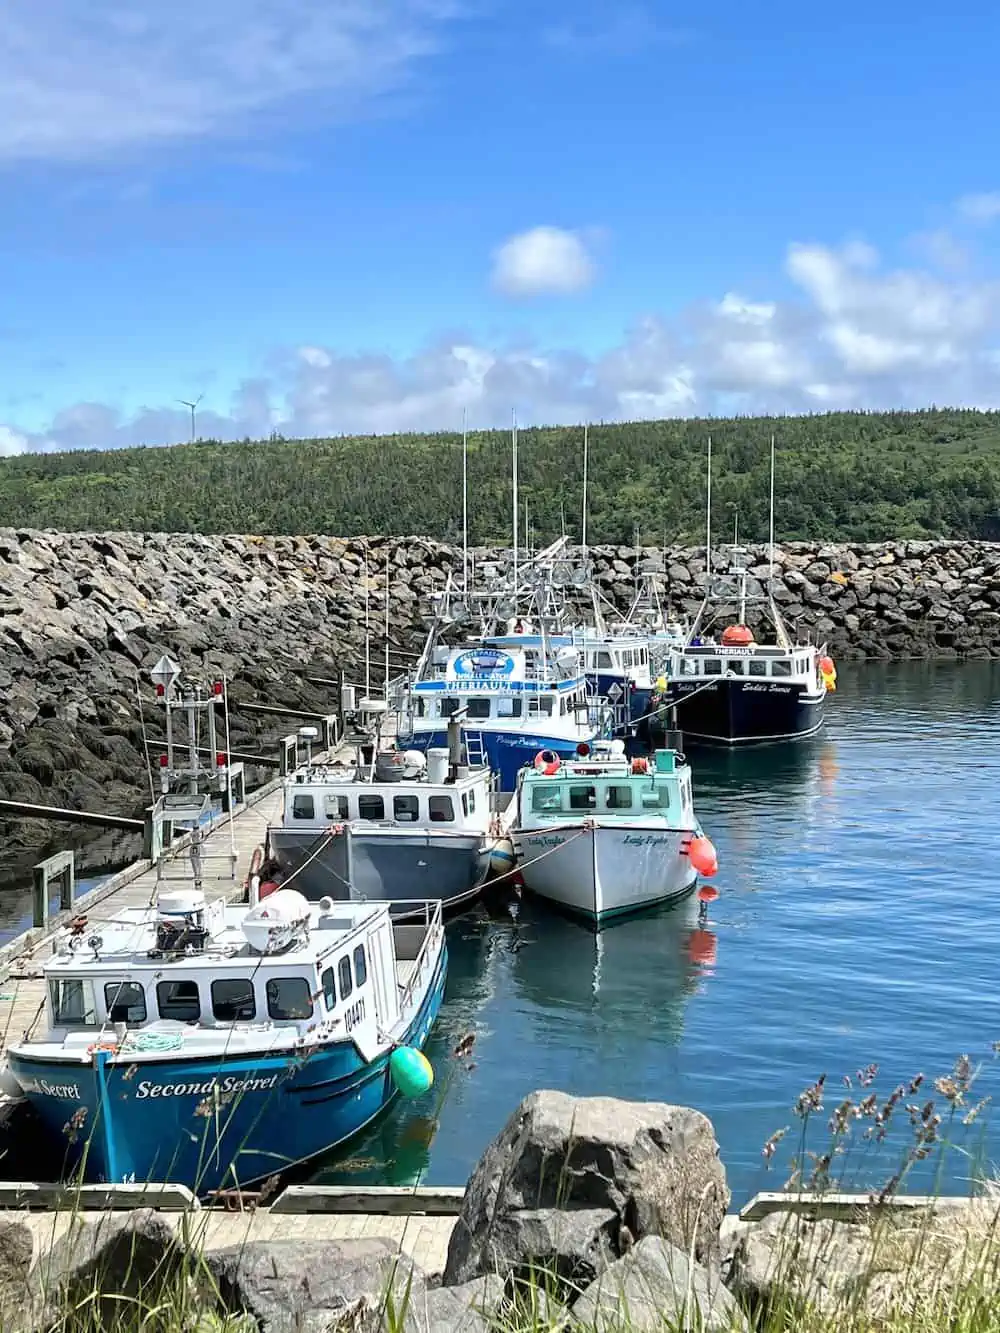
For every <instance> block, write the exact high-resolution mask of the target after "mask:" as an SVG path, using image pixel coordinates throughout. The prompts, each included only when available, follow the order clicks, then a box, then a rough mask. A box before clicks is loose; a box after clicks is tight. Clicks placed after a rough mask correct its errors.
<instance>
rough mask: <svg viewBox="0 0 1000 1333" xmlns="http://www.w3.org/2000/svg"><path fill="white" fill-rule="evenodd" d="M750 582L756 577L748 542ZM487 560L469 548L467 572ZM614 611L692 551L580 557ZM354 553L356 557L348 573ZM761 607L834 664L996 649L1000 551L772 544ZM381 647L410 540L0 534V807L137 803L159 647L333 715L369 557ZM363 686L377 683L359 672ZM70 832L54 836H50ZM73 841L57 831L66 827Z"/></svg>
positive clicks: (999, 648) (350, 657)
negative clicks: (335, 685)
mask: <svg viewBox="0 0 1000 1333" xmlns="http://www.w3.org/2000/svg"><path fill="white" fill-rule="evenodd" d="M750 549H751V551H752V552H753V573H754V576H755V577H757V578H766V577H767V571H768V566H767V565H766V559H767V552H766V550H765V548H763V547H760V546H755V547H751V548H750ZM488 554H489V553H488V552H486V551H484V550H478V551H476V552H474V555H475V558H476V560H477V563H478V562H481V561H482V560H484V559H486V558H487V557H488ZM591 556H592V558H593V561H594V568H595V573H596V578H597V582H598V586H599V587H600V589H601V591H602V592H603V593H604V594H605V596H607V597H608V598H610V599H611V600H612V601H613V602H615V603H616V604H617V605H618V606H619V607H622V608H624V607H627V605H628V603H629V601H630V600H631V597H632V592H633V581H634V572H635V567H636V562H637V560H638V561H639V562H640V564H641V567H643V568H650V569H656V570H660V571H662V573H663V583H664V587H665V590H666V591H667V594H668V596H669V598H670V602H671V605H672V609H673V611H674V612H675V613H676V614H682V615H686V614H691V613H692V612H693V611H694V610H695V609H696V608H697V605H698V601H699V597H700V588H701V587H702V586H703V583H704V572H705V559H704V549H703V548H702V549H701V550H698V549H694V550H685V549H683V548H681V547H671V548H667V549H666V550H665V551H660V550H652V549H648V550H642V551H639V552H636V550H635V549H634V548H630V547H596V548H593V549H592V551H591ZM366 562H367V564H366ZM776 563H777V565H778V567H779V573H778V576H777V578H776V581H775V597H776V600H777V601H778V603H779V605H780V606H781V608H782V611H783V613H784V615H785V616H786V618H787V620H788V622H789V624H790V625H791V626H794V627H796V628H797V630H798V631H799V632H800V633H803V634H805V633H806V632H808V633H810V634H811V635H812V636H813V637H814V638H815V639H819V640H826V641H827V643H828V646H829V649H830V651H831V652H832V654H833V655H834V657H838V658H841V659H852V658H857V659H861V658H875V659H880V660H889V659H893V658H914V657H917V658H961V657H967V658H989V657H1000V544H991V543H985V542H978V543H976V542H944V541H942V542H932V541H906V542H887V543H883V544H880V545H862V544H848V545H829V544H819V543H809V542H791V543H786V544H784V545H783V546H781V547H779V548H778V549H777V551H776ZM387 564H388V595H389V619H390V625H391V630H390V642H391V644H392V647H393V649H394V651H396V652H412V651H413V650H415V649H416V648H418V647H419V646H420V643H421V641H422V637H423V633H424V630H425V626H426V623H427V621H426V612H427V599H428V595H429V594H431V593H433V592H434V591H436V590H440V589H441V588H443V586H444V584H445V581H446V579H447V576H448V572H449V571H450V570H454V569H456V568H457V567H459V566H460V565H461V551H460V549H456V548H455V547H454V546H447V545H444V544H442V543H440V542H436V541H431V540H429V539H426V538H420V537H401V538H395V537H373V538H351V539H349V540H348V539H343V538H336V537H319V536H307V537H259V536H214V537H209V536H200V535H196V534H188V533H168V534H164V533H145V534H136V533H104V534H88V533H56V532H49V531H45V532H40V531H35V530H30V529H11V528H5V529H0V649H2V654H0V796H3V797H5V798H7V799H16V800H23V801H36V802H41V803H50V804H52V803H54V804H63V805H68V806H74V807H77V808H91V809H93V808H101V809H109V810H113V811H116V812H118V813H122V814H129V813H134V812H136V811H137V810H138V809H139V808H141V806H142V805H143V804H144V803H145V802H146V800H148V780H147V776H146V771H145V767H144V762H143V744H142V727H141V723H140V720H139V717H138V710H137V704H136V678H137V673H142V675H143V689H144V691H145V695H146V698H147V700H149V699H150V698H151V695H150V694H149V686H148V681H147V680H146V679H145V673H146V672H148V668H149V667H150V666H151V665H152V663H153V662H154V661H155V659H156V657H157V656H158V655H159V653H160V652H162V651H164V650H165V651H168V652H171V653H173V654H174V655H175V656H176V657H177V659H178V661H179V662H180V663H181V665H182V666H183V667H187V668H190V669H192V670H193V671H195V672H200V673H203V674H205V675H211V674H212V673H217V672H225V673H226V674H227V676H228V677H229V679H230V680H231V682H232V684H231V697H232V699H233V700H234V701H236V702H239V700H241V699H242V700H250V699H257V700H261V701H266V702H269V703H275V704H283V705H286V706H292V707H303V708H307V709H309V710H310V711H316V712H328V711H332V710H333V709H334V707H335V700H334V698H333V693H334V692H333V690H332V689H331V688H330V687H329V686H323V685H317V684H314V683H312V682H310V680H308V679H307V676H308V675H310V674H313V675H315V676H317V677H319V678H331V677H332V676H333V675H334V674H335V671H336V669H337V666H338V665H343V666H345V667H346V668H347V669H348V670H349V671H351V670H352V668H353V675H354V678H355V679H357V675H358V663H359V661H360V658H361V656H362V652H363V647H362V645H363V641H364V603H365V590H364V584H365V571H366V568H367V573H368V589H369V593H368V596H369V605H370V612H371V620H372V626H373V648H372V658H373V663H374V664H375V667H376V670H377V668H378V663H380V662H381V660H382V638H381V630H380V627H381V626H382V625H383V623H384V618H385V600H384V599H385V595H386V582H387V580H386V566H387ZM376 678H377V677H376ZM232 721H233V735H232V739H233V746H234V748H243V749H250V750H253V749H255V748H256V746H257V745H258V744H260V743H262V742H265V741H266V740H268V739H273V738H275V737H277V736H278V735H280V734H282V733H283V732H285V731H287V730H290V729H291V728H290V724H287V723H286V724H282V723H281V722H280V721H275V720H274V719H270V720H260V719H258V718H251V717H249V716H248V715H246V714H241V713H240V712H239V711H238V709H237V710H235V711H234V713H233V719H232ZM70 829H71V826H69V825H66V826H64V827H63V828H62V829H61V830H59V833H60V836H59V838H58V839H57V841H58V843H59V844H60V845H66V843H67V842H68V841H69V837H70ZM2 831H3V835H4V847H5V850H4V853H3V857H4V861H3V862H2V863H0V874H2V866H3V864H6V865H7V866H8V867H10V866H11V865H12V864H14V863H15V862H17V861H18V859H19V858H20V859H21V860H23V859H24V857H25V856H27V855H29V853H31V854H33V853H34V851H36V850H37V849H39V848H40V847H42V846H43V845H44V844H45V843H46V842H49V841H51V840H52V830H51V826H47V825H41V824H34V823H25V822H8V823H6V824H4V825H2ZM74 836H75V835H74Z"/></svg>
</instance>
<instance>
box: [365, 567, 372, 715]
mask: <svg viewBox="0 0 1000 1333" xmlns="http://www.w3.org/2000/svg"><path fill="white" fill-rule="evenodd" d="M364 570H365V698H366V699H370V698H371V693H372V633H371V594H370V593H369V591H368V546H367V543H366V544H365V564H364Z"/></svg>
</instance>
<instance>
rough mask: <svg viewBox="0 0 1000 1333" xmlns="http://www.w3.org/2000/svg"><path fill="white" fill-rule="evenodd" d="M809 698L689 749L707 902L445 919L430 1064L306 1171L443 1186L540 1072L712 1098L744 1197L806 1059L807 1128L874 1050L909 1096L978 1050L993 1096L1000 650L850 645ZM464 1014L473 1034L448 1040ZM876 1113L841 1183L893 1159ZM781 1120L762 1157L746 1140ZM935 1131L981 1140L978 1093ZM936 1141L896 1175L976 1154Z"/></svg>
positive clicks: (960, 1182) (568, 1080) (736, 1194)
mask: <svg viewBox="0 0 1000 1333" xmlns="http://www.w3.org/2000/svg"><path fill="white" fill-rule="evenodd" d="M827 718H828V722H827V725H826V728H825V729H824V732H823V733H822V734H821V736H820V737H818V738H816V739H815V740H814V741H811V742H805V743H801V744H798V745H792V746H780V747H771V748H767V749H760V750H756V751H748V752H744V753H740V754H731V755H730V754H712V755H709V754H705V755H702V754H697V755H692V760H693V763H694V767H695V782H696V788H695V791H696V802H697V809H698V813H699V815H700V817H701V820H702V822H703V824H704V826H705V829H706V831H707V832H708V834H709V836H710V837H711V838H712V839H713V841H714V842H715V844H716V846H717V848H718V851H719V860H720V871H719V875H718V878H717V881H716V883H717V885H718V888H719V890H720V897H719V899H718V901H717V902H714V903H712V904H711V905H710V908H709V916H708V922H707V924H702V925H699V922H698V919H697V915H698V907H697V903H696V902H694V901H691V902H690V903H689V904H688V905H687V906H686V907H685V908H683V909H681V910H680V911H674V912H667V913H665V914H664V913H660V914H658V915H655V916H652V917H649V916H646V917H644V918H642V919H635V920H632V921H626V922H623V923H621V924H619V925H615V926H612V927H609V928H607V929H605V930H604V931H603V932H602V934H601V936H600V937H599V938H598V937H595V936H594V934H593V933H592V932H590V931H588V930H587V929H585V928H584V927H581V926H578V925H576V924H575V923H574V922H572V921H570V920H567V919H564V918H562V917H559V916H555V915H554V914H553V913H551V912H550V911H547V910H546V909H545V908H544V906H542V905H539V904H536V903H533V902H531V901H530V900H529V899H527V898H525V899H523V900H521V901H518V900H517V898H516V896H515V895H514V894H512V893H505V894H501V895H500V896H499V898H498V899H497V901H496V902H495V903H494V904H493V905H492V906H491V908H490V910H489V911H488V912H487V911H486V910H482V911H480V912H478V913H477V914H476V915H474V916H471V917H465V918H462V919H460V920H458V921H456V922H455V923H453V924H452V925H451V926H450V928H449V945H450V951H451V971H450V977H449V984H448V992H447V997H446V1002H445V1006H444V1009H443V1011H442V1018H441V1020H440V1022H439V1025H438V1028H437V1030H436V1033H435V1035H434V1037H433V1038H432V1041H431V1044H430V1048H429V1050H428V1054H429V1056H430V1058H431V1060H432V1062H433V1063H434V1066H435V1070H436V1075H437V1079H436V1085H435V1088H434V1089H433V1091H432V1092H431V1093H430V1094H428V1096H427V1097H426V1098H424V1099H422V1100H421V1101H420V1102H418V1103H411V1104H407V1105H402V1106H398V1107H397V1109H396V1110H395V1111H393V1113H392V1114H391V1115H390V1116H389V1117H388V1118H387V1119H385V1120H384V1121H383V1122H382V1123H381V1124H380V1125H378V1126H377V1127H376V1128H375V1130H373V1131H372V1132H371V1133H369V1134H368V1135H367V1136H366V1137H365V1138H364V1139H363V1140H362V1141H360V1142H358V1143H356V1144H355V1145H354V1146H353V1150H352V1152H351V1155H350V1156H349V1157H348V1158H347V1159H346V1160H345V1159H343V1158H341V1159H339V1160H337V1161H331V1162H330V1163H329V1164H326V1165H324V1166H323V1167H322V1168H321V1169H320V1170H319V1171H318V1172H316V1173H314V1178H315V1179H318V1180H322V1181H325V1182H328V1183H342V1184H350V1183H352V1182H355V1183H362V1182H364V1183H383V1184H399V1185H401V1184H416V1183H427V1184H435V1183H437V1184H460V1183H462V1182H464V1180H465V1179H466V1177H467V1175H468V1173H469V1171H470V1169H471V1167H472V1165H473V1164H474V1162H475V1160H476V1158H477V1157H478V1155H479V1154H480V1152H481V1151H482V1150H483V1148H484V1147H485V1146H486V1144H487V1143H488V1142H489V1140H490V1139H491V1138H492V1136H493V1135H494V1134H495V1133H496V1132H497V1131H498V1130H499V1129H500V1128H501V1126H502V1125H503V1123H504V1121H505V1120H506V1118H507V1117H508V1115H509V1114H510V1113H511V1111H512V1110H513V1109H514V1107H515V1106H516V1104H517V1102H518V1101H519V1100H520V1098H521V1097H522V1096H524V1095H525V1094H526V1093H528V1092H530V1091H531V1090H532V1089H534V1088H546V1087H547V1088H559V1089H563V1090H565V1091H567V1092H573V1093H578V1094H610V1095H615V1096H621V1097H629V1098H641V1099H649V1100H658V1101H666V1102H674V1103H681V1104H685V1105H690V1106H695V1107H697V1108H699V1109H700V1110H702V1111H704V1112H706V1114H708V1115H709V1116H710V1117H711V1118H712V1121H713V1123H714V1125H715V1128H716V1133H717V1135H718V1138H719V1142H720V1144H721V1147H722V1155H723V1159H724V1161H725V1164H726V1168H727V1172H728V1176H729V1181H730V1186H731V1188H732V1191H733V1198H734V1204H736V1205H738V1204H740V1203H742V1202H744V1201H745V1200H746V1199H747V1198H748V1197H749V1196H750V1195H751V1194H753V1193H754V1192H755V1191H756V1190H759V1189H777V1188H780V1187H781V1186H782V1185H783V1183H784V1181H785V1180H786V1178H787V1176H788V1159H789V1156H790V1151H791V1145H792V1144H793V1143H795V1142H796V1141H797V1136H798V1134H799V1131H800V1128H801V1122H800V1121H798V1120H797V1119H796V1117H795V1115H794V1114H793V1111H792V1107H793V1105H794V1103H795V1101H796V1098H797V1097H798V1095H799V1094H800V1092H801V1091H802V1090H803V1089H804V1088H805V1087H806V1086H807V1085H808V1084H810V1083H812V1082H813V1080H815V1079H816V1078H817V1077H818V1076H819V1075H820V1074H822V1073H824V1072H825V1073H827V1075H828V1085H827V1092H826V1109H825V1110H824V1112H822V1113H820V1114H817V1115H816V1116H814V1117H813V1122H812V1123H811V1124H810V1127H809V1137H810V1145H809V1146H811V1147H813V1148H814V1149H815V1150H816V1151H817V1152H823V1151H824V1150H825V1148H826V1147H827V1145H828V1142H829V1134H828V1131H827V1128H826V1125H827V1120H828V1118H829V1115H830V1112H831V1111H832V1109H833V1107H834V1106H835V1105H836V1104H837V1103H838V1102H839V1101H840V1100H841V1099H842V1098H843V1097H845V1096H850V1095H860V1094H858V1093H857V1086H856V1085H857V1078H856V1071H858V1070H859V1069H862V1068H863V1067H865V1066H868V1065H870V1064H872V1063H877V1064H878V1065H879V1066H880V1073H879V1075H878V1078H877V1081H876V1083H875V1084H874V1085H873V1087H872V1090H874V1091H881V1093H882V1094H883V1096H884V1095H885V1094H887V1093H889V1092H890V1091H891V1090H892V1088H893V1087H894V1085H896V1084H897V1083H899V1082H900V1081H904V1082H905V1081H908V1080H910V1079H911V1078H913V1076H914V1075H916V1074H917V1073H921V1072H922V1073H924V1074H925V1075H926V1081H925V1084H924V1085H923V1087H922V1088H921V1090H920V1092H919V1093H914V1094H913V1095H907V1096H906V1097H905V1098H904V1102H919V1103H921V1104H922V1103H923V1102H925V1101H926V1099H927V1096H928V1095H930V1094H932V1093H933V1088H932V1087H931V1085H932V1082H933V1079H934V1077H935V1076H937V1075H945V1074H947V1073H948V1072H949V1071H950V1070H951V1068H952V1066H953V1064H954V1061H955V1059H956V1057H957V1056H958V1055H960V1054H962V1053H968V1054H969V1055H970V1056H971V1057H972V1060H973V1064H974V1065H977V1066H978V1065H979V1064H980V1062H981V1065H982V1067H981V1070H980V1072H979V1077H978V1081H977V1083H976V1085H975V1087H974V1090H973V1092H972V1093H971V1094H970V1097H969V1103H968V1105H971V1104H972V1103H973V1102H975V1101H978V1100H979V1098H981V1097H983V1096H989V1095H991V1094H994V1093H996V1094H998V1095H1000V1062H997V1059H996V1057H995V1055H994V1051H993V1043H994V1041H996V1040H997V1039H1000V1001H998V998H997V989H996V969H997V958H998V955H1000V899H998V895H997V889H996V886H997V882H998V879H997V861H998V852H1000V797H998V793H1000V663H978V662H977V663H968V664H962V665H959V664H953V663H937V664H916V663H898V664H886V665H863V666H860V665H859V666H852V665H849V664H844V665H843V666H841V667H840V668H839V680H838V691H837V693H836V694H835V695H834V696H833V697H832V698H831V699H830V700H829V701H828V707H827ZM467 1033H475V1036H476V1040H475V1043H474V1046H473V1050H472V1053H471V1055H470V1056H468V1057H466V1058H460V1057H457V1056H455V1055H453V1053H452V1052H453V1050H454V1047H455V1045H456V1044H457V1042H458V1041H459V1039H460V1038H461V1037H463V1036H464V1035H465V1034H467ZM844 1075H848V1076H850V1077H851V1078H852V1081H853V1082H854V1084H855V1088H854V1089H852V1090H848V1089H847V1088H846V1087H845V1086H844V1083H843V1076H844ZM939 1100H940V1099H939ZM968 1105H967V1106H966V1107H963V1108H962V1109H961V1111H960V1113H959V1118H960V1117H961V1115H962V1114H964V1113H965V1112H966V1111H967V1110H968ZM945 1109H947V1108H945ZM896 1119H897V1121H900V1120H901V1122H903V1128H904V1132H895V1133H890V1135H889V1137H888V1138H887V1140H886V1141H885V1142H884V1143H882V1144H881V1145H879V1144H877V1143H875V1142H874V1141H867V1142H864V1143H859V1147H858V1148H857V1149H852V1151H851V1152H850V1153H848V1154H847V1156H846V1158H845V1160H844V1162H843V1163H842V1164H840V1165H838V1164H835V1165H834V1167H833V1170H834V1172H836V1173H840V1172H842V1176H843V1179H844V1180H845V1183H846V1184H847V1185H848V1186H858V1187H860V1186H864V1187H869V1186H872V1185H876V1186H877V1185H879V1184H881V1183H884V1181H885V1180H886V1179H887V1178H888V1177H889V1176H890V1175H891V1174H892V1173H893V1171H894V1169H895V1168H896V1167H897V1166H898V1164H899V1160H900V1154H901V1152H902V1151H904V1150H905V1148H906V1146H907V1144H908V1143H910V1142H911V1141H912V1140H911V1138H910V1134H909V1130H907V1129H905V1122H906V1113H905V1111H904V1110H903V1109H902V1108H900V1110H899V1112H898V1113H897V1116H896ZM865 1123H867V1122H865ZM956 1124H957V1121H956ZM786 1125H790V1126H792V1129H791V1131H790V1133H789V1135H788V1137H787V1139H786V1140H785V1142H784V1143H782V1145H781V1147H780V1148H779V1150H778V1152H777V1153H776V1154H775V1157H774V1161H773V1163H772V1164H771V1167H770V1169H769V1168H768V1167H767V1164H766V1163H765V1160H764V1158H763V1156H762V1147H763V1145H764V1143H765V1141H766V1140H767V1139H768V1137H769V1136H770V1135H771V1134H772V1133H774V1131H776V1130H779V1129H781V1128H782V1127H783V1126H786ZM861 1129H862V1125H861V1124H859V1125H858V1126H857V1131H858V1132H860V1130H861ZM951 1132H952V1134H953V1136H954V1137H956V1138H959V1137H960V1138H961V1142H962V1144H963V1145H964V1147H965V1148H966V1149H967V1150H969V1149H972V1148H974V1149H975V1151H976V1153H977V1154H979V1155H982V1154H983V1153H985V1154H986V1157H987V1159H988V1158H989V1154H990V1150H991V1148H993V1147H994V1145H995V1154H994V1155H995V1156H996V1157H998V1158H1000V1138H997V1137H995V1135H994V1129H993V1127H992V1126H991V1122H990V1119H989V1111H988V1108H986V1109H984V1110H983V1111H982V1113H981V1114H980V1116H979V1118H978V1119H977V1121H976V1124H975V1125H973V1126H972V1127H971V1128H970V1129H964V1130H961V1131H959V1130H958V1129H953V1130H952V1131H951ZM944 1161H945V1174H944V1175H943V1176H940V1177H938V1176H936V1175H935V1178H934V1179H930V1178H929V1176H930V1172H931V1168H930V1167H929V1166H927V1165H924V1166H923V1167H919V1168H917V1169H916V1170H915V1171H914V1173H913V1175H912V1176H911V1177H910V1179H909V1183H910V1185H911V1187H919V1188H928V1187H935V1186H945V1187H947V1188H949V1189H953V1190H955V1191H961V1190H962V1189H964V1188H965V1187H966V1184H967V1182H968V1179H969V1177H970V1175H971V1174H972V1173H973V1170H974V1169H975V1163H974V1161H973V1159H972V1158H971V1157H970V1156H968V1155H967V1152H965V1153H963V1152H959V1151H952V1152H950V1153H948V1154H947V1155H946V1157H945V1159H944ZM980 1165H981V1163H980ZM986 1169H987V1170H988V1169H989V1161H988V1160H987V1162H986ZM921 1173H922V1174H921Z"/></svg>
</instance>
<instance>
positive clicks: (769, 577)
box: [767, 435, 774, 595]
mask: <svg viewBox="0 0 1000 1333" xmlns="http://www.w3.org/2000/svg"><path fill="white" fill-rule="evenodd" d="M767 559H768V572H767V591H768V595H770V594H771V592H772V590H773V587H774V436H773V435H772V436H771V521H770V531H769V533H768V553H767Z"/></svg>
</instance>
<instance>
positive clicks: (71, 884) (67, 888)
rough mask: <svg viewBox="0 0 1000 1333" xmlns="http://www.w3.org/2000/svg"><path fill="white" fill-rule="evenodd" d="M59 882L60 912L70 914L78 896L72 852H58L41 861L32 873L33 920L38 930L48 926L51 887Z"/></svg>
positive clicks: (74, 861)
mask: <svg viewBox="0 0 1000 1333" xmlns="http://www.w3.org/2000/svg"><path fill="white" fill-rule="evenodd" d="M53 880H58V881H59V910H60V912H68V911H69V910H70V908H71V907H72V906H73V899H74V897H75V894H76V857H75V856H74V855H73V853H72V852H56V854H55V855H54V856H50V857H48V858H47V859H46V860H44V861H39V863H38V865H36V866H35V868H34V871H33V872H32V919H33V923H34V926H35V929H36V930H40V929H42V928H44V927H45V926H46V925H48V921H49V885H50V884H51V882H52V881H53Z"/></svg>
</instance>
